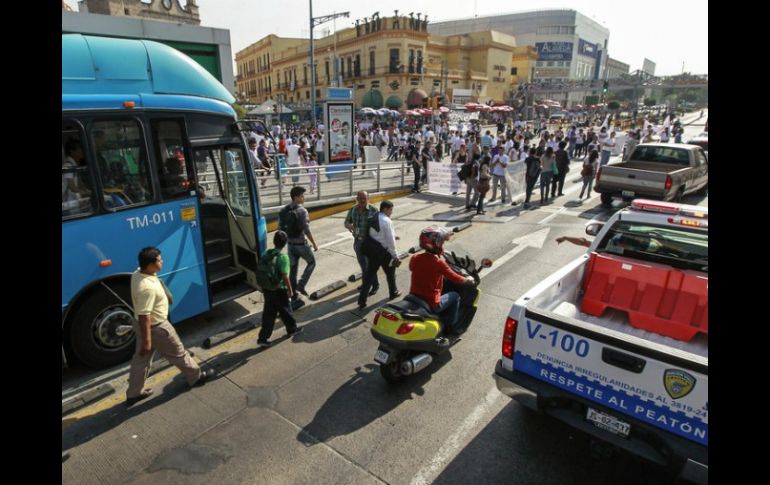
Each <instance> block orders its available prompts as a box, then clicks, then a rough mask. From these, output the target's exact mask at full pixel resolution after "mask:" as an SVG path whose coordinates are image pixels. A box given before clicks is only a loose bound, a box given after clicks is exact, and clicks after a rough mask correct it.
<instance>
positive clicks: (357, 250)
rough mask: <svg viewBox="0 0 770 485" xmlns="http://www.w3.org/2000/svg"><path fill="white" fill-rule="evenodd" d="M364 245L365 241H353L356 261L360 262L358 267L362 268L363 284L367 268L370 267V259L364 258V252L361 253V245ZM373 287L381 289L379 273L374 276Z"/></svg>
mask: <svg viewBox="0 0 770 485" xmlns="http://www.w3.org/2000/svg"><path fill="white" fill-rule="evenodd" d="M363 243H364V240H363V239H356V240H355V241H353V251H354V252H355V253H356V259H357V260H358V266H360V267H361V281H362V282H363V278H364V277H365V276H366V268H367V266H368V265H369V258H367V257H366V256H364V253H363V251H361V245H362V244H363ZM372 286H373V287H374V288H375V289H377V288H379V287H380V281H379V280H378V279H377V273H375V274H374V281H373V282H372Z"/></svg>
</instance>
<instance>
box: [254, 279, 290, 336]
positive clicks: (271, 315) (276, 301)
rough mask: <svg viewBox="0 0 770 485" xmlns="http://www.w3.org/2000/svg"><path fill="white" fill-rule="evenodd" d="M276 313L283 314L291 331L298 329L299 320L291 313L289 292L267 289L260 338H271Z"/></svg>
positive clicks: (287, 327)
mask: <svg viewBox="0 0 770 485" xmlns="http://www.w3.org/2000/svg"><path fill="white" fill-rule="evenodd" d="M276 315H280V316H281V321H283V325H284V326H285V327H286V331H287V332H289V333H292V332H294V331H295V330H297V320H295V319H294V316H292V314H291V305H289V294H288V293H287V292H286V290H284V289H281V288H279V289H277V290H272V291H265V307H264V309H263V310H262V328H261V329H260V330H259V337H258V338H259V340H261V341H265V340H268V339H270V336H271V335H272V334H273V327H274V326H275V317H276Z"/></svg>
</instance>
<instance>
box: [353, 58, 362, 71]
mask: <svg viewBox="0 0 770 485" xmlns="http://www.w3.org/2000/svg"><path fill="white" fill-rule="evenodd" d="M353 72H354V75H355V76H356V77H361V55H359V54H356V62H355V63H354V64H353Z"/></svg>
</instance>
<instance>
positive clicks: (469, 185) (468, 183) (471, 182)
mask: <svg viewBox="0 0 770 485" xmlns="http://www.w3.org/2000/svg"><path fill="white" fill-rule="evenodd" d="M471 192H473V198H471ZM478 198H479V191H478V190H476V180H475V179H474V178H473V177H468V178H467V179H465V207H467V208H468V209H470V208H471V207H473V206H474V205H476V202H477V199H478Z"/></svg>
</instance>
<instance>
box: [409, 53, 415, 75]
mask: <svg viewBox="0 0 770 485" xmlns="http://www.w3.org/2000/svg"><path fill="white" fill-rule="evenodd" d="M413 73H414V49H409V74H413Z"/></svg>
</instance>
